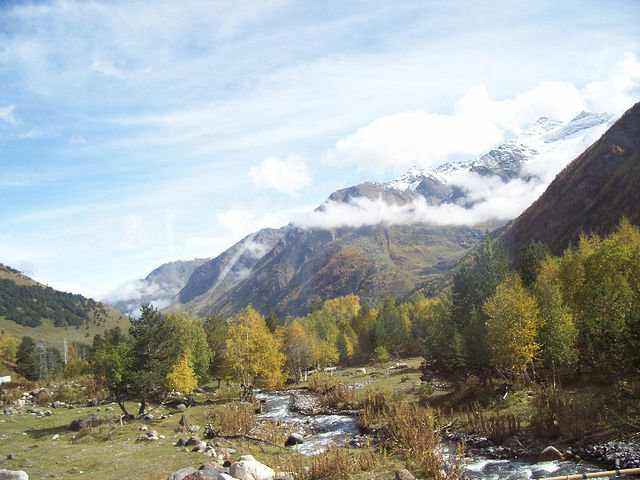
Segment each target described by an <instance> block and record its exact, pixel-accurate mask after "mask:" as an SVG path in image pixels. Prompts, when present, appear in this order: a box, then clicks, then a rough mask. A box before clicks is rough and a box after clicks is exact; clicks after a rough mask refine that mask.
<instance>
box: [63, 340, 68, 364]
mask: <svg viewBox="0 0 640 480" xmlns="http://www.w3.org/2000/svg"><path fill="white" fill-rule="evenodd" d="M62 352H63V355H64V364H65V365H66V364H67V339H66V338H63V339H62Z"/></svg>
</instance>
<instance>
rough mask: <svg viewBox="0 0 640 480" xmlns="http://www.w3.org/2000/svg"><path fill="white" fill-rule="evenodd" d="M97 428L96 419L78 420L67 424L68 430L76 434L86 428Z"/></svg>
mask: <svg viewBox="0 0 640 480" xmlns="http://www.w3.org/2000/svg"><path fill="white" fill-rule="evenodd" d="M96 426H98V419H97V418H96V417H89V418H78V419H76V420H74V421H73V422H71V423H70V424H69V429H70V430H71V431H73V432H78V431H80V430H82V429H83V428H86V427H96Z"/></svg>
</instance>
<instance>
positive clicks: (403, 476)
mask: <svg viewBox="0 0 640 480" xmlns="http://www.w3.org/2000/svg"><path fill="white" fill-rule="evenodd" d="M395 476H396V480H415V477H414V476H413V475H411V472H410V471H409V470H407V469H406V468H403V469H401V470H396V473H395Z"/></svg>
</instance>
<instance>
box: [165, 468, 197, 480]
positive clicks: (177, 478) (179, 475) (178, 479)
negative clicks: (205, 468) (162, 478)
mask: <svg viewBox="0 0 640 480" xmlns="http://www.w3.org/2000/svg"><path fill="white" fill-rule="evenodd" d="M196 472H197V470H196V469H195V468H193V467H186V468H183V469H181V470H178V471H177V472H173V473H172V474H171V475H169V476H168V477H167V480H184V477H186V476H187V475H190V474H192V473H196Z"/></svg>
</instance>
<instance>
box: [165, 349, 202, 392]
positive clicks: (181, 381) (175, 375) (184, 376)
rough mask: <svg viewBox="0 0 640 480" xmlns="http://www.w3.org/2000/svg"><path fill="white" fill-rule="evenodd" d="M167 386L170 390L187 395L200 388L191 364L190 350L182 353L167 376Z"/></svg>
mask: <svg viewBox="0 0 640 480" xmlns="http://www.w3.org/2000/svg"><path fill="white" fill-rule="evenodd" d="M165 386H166V387H167V388H168V389H169V390H176V391H178V392H182V393H185V394H187V395H189V394H190V393H191V392H193V390H194V389H195V388H196V387H197V386H198V379H197V378H196V374H195V371H194V370H193V365H192V364H191V352H190V351H189V349H188V348H187V349H186V350H185V351H184V352H182V355H181V356H180V359H179V360H178V362H177V363H176V364H175V365H174V366H173V367H172V369H171V371H170V372H169V373H168V374H167V378H166V379H165Z"/></svg>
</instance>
